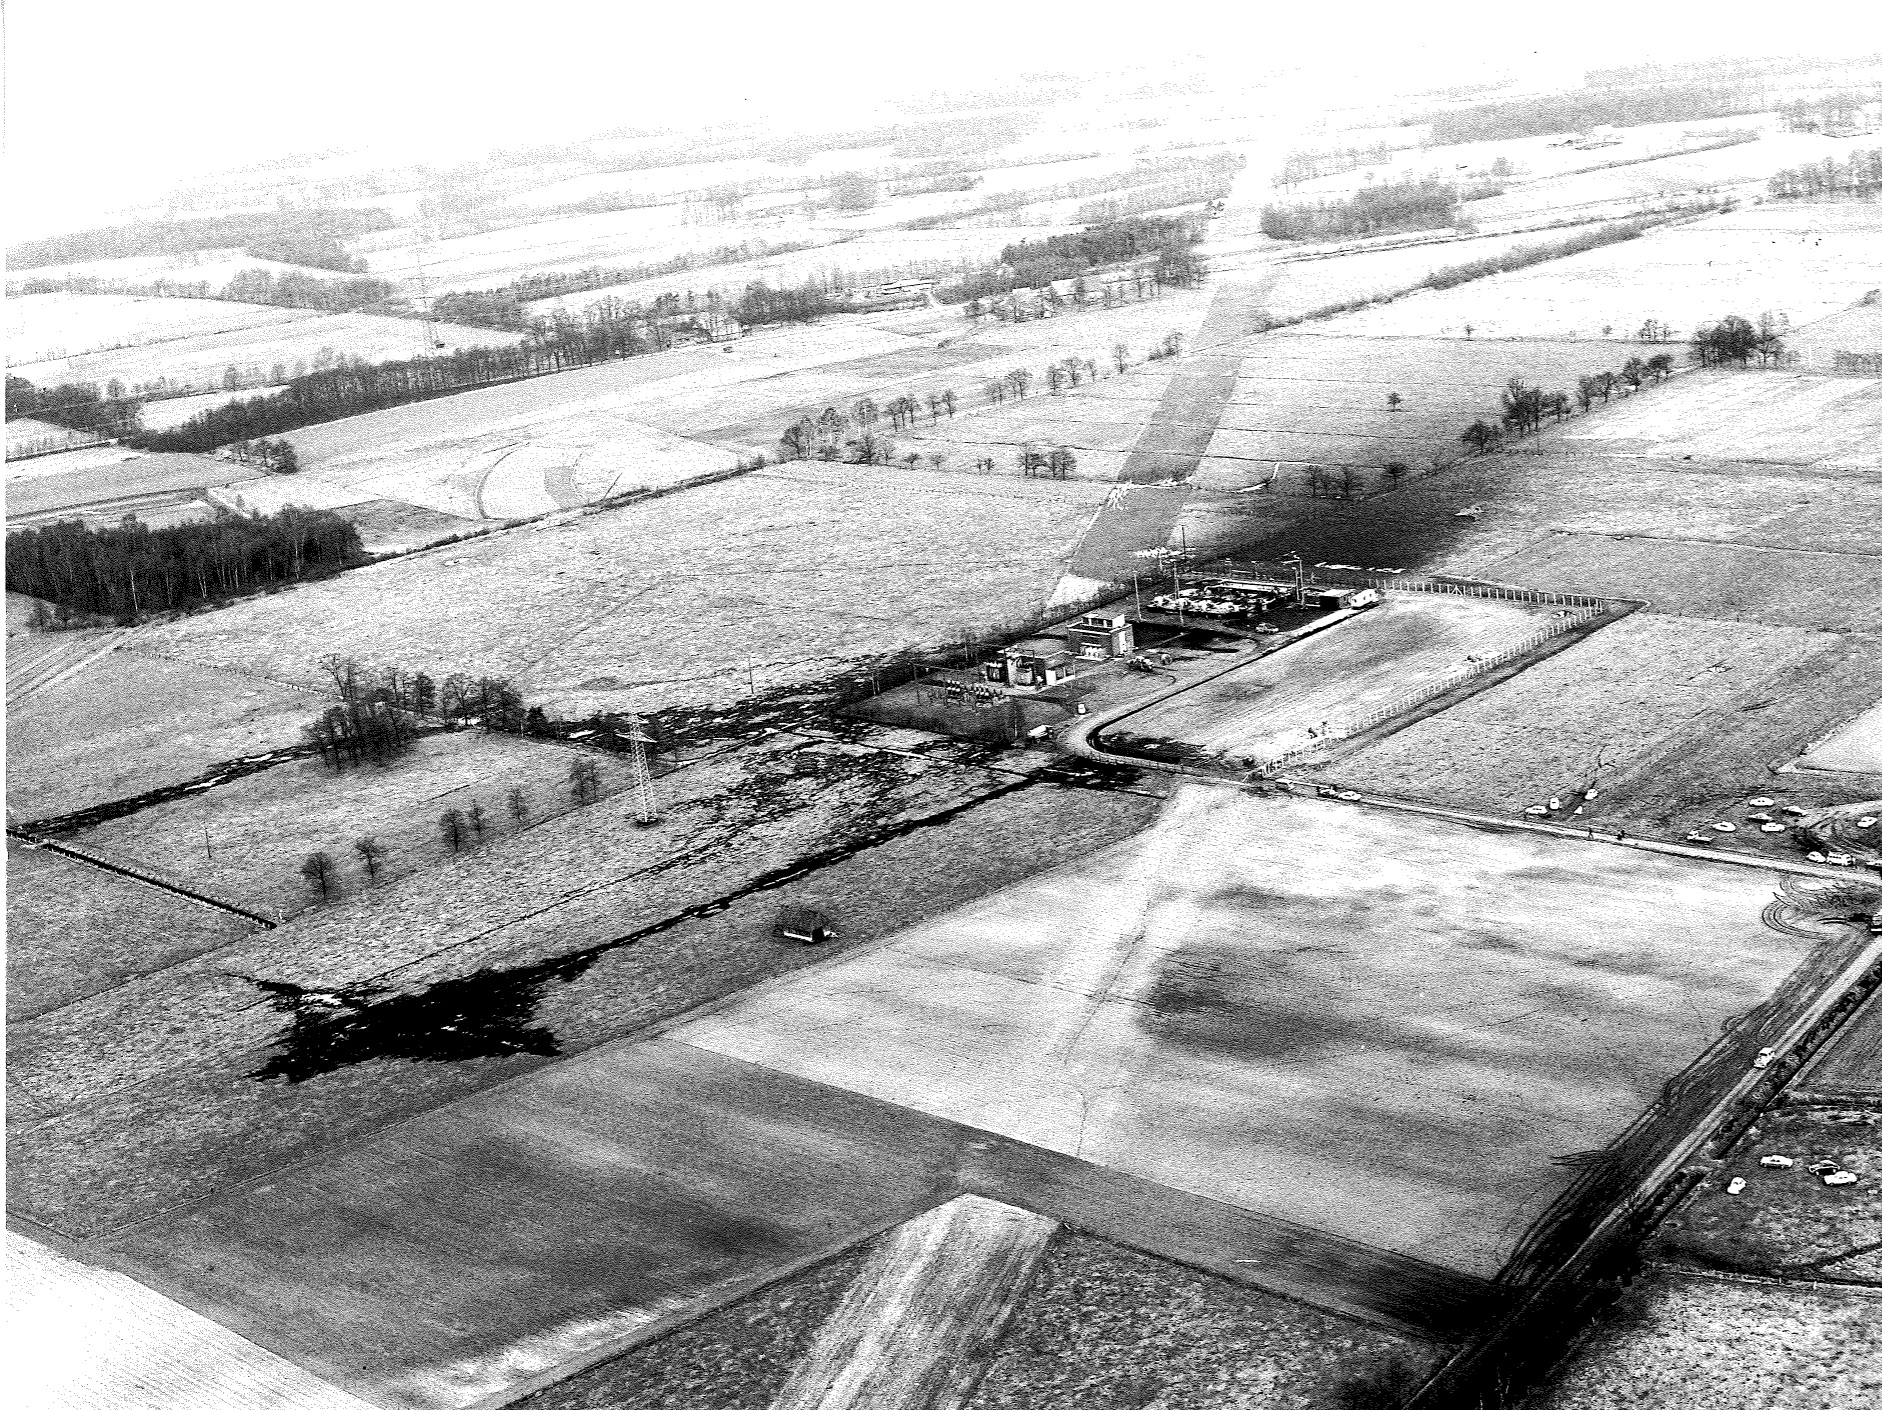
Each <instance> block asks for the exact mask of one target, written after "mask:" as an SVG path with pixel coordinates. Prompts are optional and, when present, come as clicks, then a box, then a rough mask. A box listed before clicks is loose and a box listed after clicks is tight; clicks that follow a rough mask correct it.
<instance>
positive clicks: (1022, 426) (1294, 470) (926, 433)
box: [896, 286, 1648, 495]
mask: <svg viewBox="0 0 1882 1410" xmlns="http://www.w3.org/2000/svg"><path fill="white" fill-rule="evenodd" d="M1246 297H1247V298H1248V300H1249V301H1250V302H1251V303H1252V304H1254V305H1255V306H1257V307H1259V306H1261V300H1262V298H1263V297H1264V296H1263V295H1262V293H1261V292H1260V288H1259V286H1256V287H1254V288H1253V289H1251V290H1249V291H1248V292H1247V294H1246ZM1161 302H1162V301H1159V304H1160V303H1161ZM1158 306H1159V305H1151V306H1150V307H1152V308H1153V309H1154V308H1156V307H1158ZM1029 326H1036V325H1029ZM1197 337H1198V341H1199V343H1200V342H1201V340H1202V335H1201V334H1198V335H1197ZM1646 351H1648V349H1647V348H1646V345H1644V344H1636V345H1631V346H1630V347H1628V348H1626V349H1624V350H1618V351H1617V350H1609V349H1604V348H1594V347H1590V346H1588V345H1587V344H1584V343H1575V342H1566V341H1542V340H1535V341H1522V342H1494V343H1493V342H1462V341H1455V340H1444V339H1403V340H1400V339H1393V340H1390V341H1387V340H1383V339H1372V338H1348V337H1343V336H1340V335H1338V334H1327V333H1318V332H1315V333H1305V332H1295V331H1290V330H1278V331H1276V332H1273V333H1267V334H1260V335H1257V336H1254V337H1246V338H1235V339H1233V340H1231V341H1227V342H1225V343H1224V344H1222V345H1220V346H1211V347H1208V348H1207V349H1206V350H1205V351H1201V352H1198V353H1197V355H1195V356H1194V357H1190V358H1185V359H1182V360H1180V361H1178V362H1174V363H1172V362H1164V361H1158V362H1154V363H1148V364H1144V365H1142V366H1135V367H1132V368H1131V369H1130V370H1129V371H1128V372H1126V373H1124V374H1123V375H1121V376H1120V375H1115V369H1114V367H1111V366H1107V365H1106V364H1105V363H1104V362H1103V361H1102V353H1103V350H1102V349H1098V350H1096V351H1094V352H1093V354H1092V356H1093V358H1094V360H1098V361H1099V364H1100V374H1101V375H1100V377H1099V380H1098V381H1096V382H1087V383H1085V384H1084V385H1083V386H1081V387H1078V388H1076V389H1068V390H1067V391H1065V392H1063V393H1061V394H1060V395H1058V396H1040V395H1037V394H1035V395H1033V396H1030V397H1028V398H1026V399H1025V400H1023V401H1018V402H1008V403H1007V404H1006V405H1004V406H998V407H991V408H987V407H985V405H984V401H977V402H976V403H975V404H976V405H980V406H981V407H982V409H981V410H979V411H976V412H975V413H974V414H972V415H969V416H959V417H955V418H952V419H943V420H941V421H939V422H933V421H922V422H918V423H917V429H916V430H915V431H913V432H912V433H904V434H903V435H900V436H897V437H896V443H897V445H898V446H902V445H906V446H907V448H908V449H910V450H914V451H917V452H919V453H921V454H924V455H926V454H929V453H931V452H935V453H939V454H941V455H943V456H944V457H945V458H946V463H947V464H948V465H949V466H951V467H953V468H956V469H963V470H964V469H967V468H968V467H970V466H971V465H972V464H973V463H974V462H975V460H977V459H978V458H980V457H981V456H991V457H992V458H993V459H994V461H995V466H996V470H997V471H999V472H1000V473H1003V474H1012V473H1014V472H1015V470H1016V469H1017V461H1016V457H1017V454H1018V452H1019V451H1020V450H1021V449H1023V448H1024V447H1026V446H1028V445H1037V446H1056V445H1065V446H1069V447H1071V448H1072V449H1073V451H1074V452H1075V453H1076V454H1077V455H1078V467H1077V470H1076V472H1075V473H1076V474H1077V475H1078V476H1079V478H1089V479H1099V480H1112V479H1118V478H1120V477H1124V476H1125V474H1126V465H1127V462H1128V457H1129V453H1130V452H1132V451H1134V450H1135V451H1148V452H1158V451H1166V452H1167V451H1174V450H1175V449H1176V448H1177V447H1179V446H1182V447H1189V448H1191V449H1192V450H1194V449H1195V448H1196V447H1198V446H1199V447H1200V451H1199V452H1198V453H1197V454H1196V456H1195V457H1194V459H1195V469H1194V470H1193V471H1192V472H1191V473H1190V474H1189V475H1188V476H1185V477H1184V478H1185V479H1187V480H1189V481H1191V482H1193V483H1194V484H1196V485H1197V486H1198V487H1200V488H1203V489H1211V490H1223V491H1236V490H1242V489H1246V488H1249V487H1251V486H1255V485H1265V486H1268V487H1270V488H1272V489H1275V490H1277V491H1279V492H1280V493H1283V494H1299V495H1308V494H1309V493H1310V487H1309V483H1308V468H1309V467H1310V466H1317V467H1321V468H1322V469H1324V470H1327V471H1330V472H1332V473H1333V474H1335V475H1339V474H1342V473H1344V472H1351V474H1352V476H1353V480H1354V488H1355V490H1357V491H1358V492H1361V493H1370V492H1373V491H1376V490H1381V489H1386V488H1389V487H1390V486H1391V485H1392V483H1393V482H1392V481H1391V479H1390V477H1388V476H1387V475H1386V474H1385V473H1384V469H1383V467H1384V466H1385V465H1387V464H1389V463H1391V462H1394V461H1396V462H1399V463H1402V464H1404V465H1406V466H1408V467H1409V468H1410V470H1411V471H1412V472H1413V473H1417V474H1422V473H1424V472H1427V471H1429V470H1430V469H1432V468H1433V467H1439V466H1448V465H1451V464H1454V463H1455V462H1456V461H1457V460H1459V459H1460V458H1461V457H1462V456H1463V455H1464V453H1465V448H1464V446H1463V445H1462V444H1461V443H1460V441H1459V439H1458V437H1459V434H1460V433H1461V432H1462V430H1463V428H1464V427H1465V426H1468V425H1469V424H1470V423H1471V422H1472V421H1474V420H1476V419H1478V418H1479V417H1485V418H1490V419H1494V417H1495V415H1496V413H1497V406H1498V397H1499V395H1500V394H1501V392H1502V389H1503V386H1504V384H1505V383H1506V382H1507V380H1508V379H1509V378H1510V377H1512V376H1520V377H1522V378H1523V379H1524V380H1525V381H1528V382H1530V383H1532V384H1537V383H1539V384H1541V385H1543V386H1547V387H1554V386H1561V385H1564V384H1566V385H1567V386H1570V387H1572V386H1574V384H1575V379H1576V377H1578V376H1580V375H1582V374H1585V373H1589V372H1594V371H1600V370H1602V369H1603V368H1604V367H1606V366H1607V365H1608V364H1609V363H1610V362H1612V363H1613V365H1615V366H1618V365H1619V363H1620V362H1621V361H1624V360H1625V357H1626V355H1627V354H1628V353H1632V352H1641V353H1645V352H1646ZM1203 377H1206V378H1207V379H1208V385H1206V386H1204V385H1201V384H1200V383H1197V382H1196V381H1195V379H1197V378H1203ZM963 380H964V381H965V376H963ZM977 380H978V379H975V380H974V381H966V385H967V386H976V385H977ZM1186 383H1187V384H1189V385H1187V386H1186V385H1185V384H1186ZM1393 392H1396V393H1397V394H1398V395H1399V396H1400V398H1401V399H1402V400H1401V404H1400V406H1399V408H1398V409H1397V410H1391V409H1389V408H1388V406H1387V403H1386V396H1387V394H1388V393H1393Z"/></svg>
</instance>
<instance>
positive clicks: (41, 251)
mask: <svg viewBox="0 0 1882 1410" xmlns="http://www.w3.org/2000/svg"><path fill="white" fill-rule="evenodd" d="M396 224H398V222H397V221H396V220H394V219H393V217H392V214H391V212H390V211H387V210H385V209H383V208H380V207H377V206H375V207H371V208H364V209H362V208H358V207H348V206H330V207H313V208H303V209H300V210H292V211H253V212H244V213H242V214H239V215H208V216H192V217H189V218H186V219H181V220H177V219H171V220H159V221H138V222H134V223H132V224H130V225H111V226H105V227H102V228H100V229H94V230H79V231H74V232H73V233H71V234H69V235H55V236H52V237H50V238H48V239H44V240H27V241H25V242H23V243H21V244H17V245H14V246H12V247H10V248H9V249H8V250H7V267H8V268H9V269H15V270H20V269H38V268H43V267H44V266H47V265H58V264H83V263H86V262H88V261H91V260H107V259H132V258H138V257H151V256H157V257H166V258H176V257H178V256H187V255H191V254H195V253H197V252H199V251H205V250H228V249H240V250H242V251H244V252H245V253H247V254H248V255H250V256H252V257H253V258H255V259H266V260H276V261H278V262H280V263H282V264H299V265H306V266H309V267H311V268H314V269H332V270H337V271H339V272H340V273H343V274H363V273H365V272H366V271H365V268H364V266H363V265H362V264H361V263H360V262H359V261H358V260H356V259H354V258H353V257H352V256H350V255H348V254H347V252H346V242H347V241H349V240H352V239H355V238H357V237H358V236H360V235H365V234H368V233H370V232H372V231H375V230H390V229H392V228H393V227H394V226H395V225H396Z"/></svg>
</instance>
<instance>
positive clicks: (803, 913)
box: [771, 906, 836, 945]
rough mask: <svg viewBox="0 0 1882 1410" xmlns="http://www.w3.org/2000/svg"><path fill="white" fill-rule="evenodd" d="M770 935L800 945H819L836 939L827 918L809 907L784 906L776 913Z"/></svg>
mask: <svg viewBox="0 0 1882 1410" xmlns="http://www.w3.org/2000/svg"><path fill="white" fill-rule="evenodd" d="M771 933H772V934H773V935H775V936H777V937H778V939H780V940H795V941H797V942H798V944H800V945H821V944H822V943H823V942H824V941H826V940H834V939H835V938H836V928H835V927H834V926H832V925H831V924H830V919H829V917H828V916H826V915H824V913H823V912H822V911H819V910H815V909H813V908H812V907H810V906H786V907H785V908H784V909H783V910H781V911H779V912H778V921H777V924H776V925H774V926H772V928H771Z"/></svg>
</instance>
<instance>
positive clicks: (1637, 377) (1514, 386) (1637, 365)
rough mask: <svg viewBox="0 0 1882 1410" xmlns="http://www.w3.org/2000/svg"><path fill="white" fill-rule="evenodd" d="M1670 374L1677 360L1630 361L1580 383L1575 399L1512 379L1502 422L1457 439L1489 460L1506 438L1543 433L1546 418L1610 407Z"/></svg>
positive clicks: (1473, 428) (1662, 356)
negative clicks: (1623, 393)
mask: <svg viewBox="0 0 1882 1410" xmlns="http://www.w3.org/2000/svg"><path fill="white" fill-rule="evenodd" d="M1672 375H1673V355H1672V354H1671V353H1655V354H1654V355H1653V356H1652V357H1649V358H1640V357H1630V358H1628V359H1627V361H1626V362H1625V363H1623V364H1622V365H1621V369H1620V371H1619V372H1618V373H1616V372H1595V373H1591V374H1589V375H1587V376H1584V377H1581V378H1579V379H1578V380H1577V381H1576V384H1575V391H1574V393H1573V395H1572V396H1571V394H1570V393H1568V392H1565V391H1553V392H1545V391H1544V390H1543V389H1542V388H1541V387H1532V386H1530V385H1529V384H1528V383H1526V382H1524V381H1523V379H1522V378H1520V377H1512V378H1510V379H1509V381H1508V382H1507V383H1506V384H1505V385H1504V388H1503V392H1502V396H1501V403H1502V405H1501V408H1500V410H1501V416H1500V419H1499V420H1498V421H1496V422H1490V421H1485V420H1482V419H1479V420H1476V421H1473V422H1471V423H1470V425H1469V426H1467V427H1465V428H1464V433H1463V434H1462V435H1461V436H1459V437H1458V439H1459V440H1461V441H1462V442H1463V443H1464V444H1465V445H1467V446H1469V447H1470V448H1471V449H1472V450H1475V451H1476V452H1477V453H1478V454H1479V455H1485V454H1488V453H1489V452H1490V451H1492V450H1494V449H1496V448H1497V447H1498V446H1499V445H1501V444H1502V442H1503V438H1504V437H1505V436H1506V435H1508V436H1513V437H1516V438H1519V439H1520V438H1521V437H1523V436H1529V435H1534V434H1535V433H1536V432H1538V431H1540V430H1541V429H1542V423H1543V419H1544V418H1545V417H1548V418H1552V419H1553V420H1555V421H1560V420H1562V419H1563V418H1564V417H1566V416H1571V415H1573V414H1574V412H1575V410H1576V409H1579V410H1580V411H1581V412H1583V413H1584V414H1586V413H1587V412H1588V411H1589V410H1590V409H1591V408H1592V407H1593V406H1594V404H1595V402H1597V401H1599V402H1601V403H1602V404H1603V405H1606V403H1607V402H1608V400H1609V398H1611V397H1612V396H1613V395H1614V394H1615V393H1616V392H1618V391H1621V390H1622V389H1623V388H1625V389H1626V390H1627V391H1628V392H1630V393H1631V392H1636V391H1638V390H1640V388H1641V387H1642V386H1643V385H1645V384H1646V383H1649V382H1660V381H1664V380H1665V379H1666V378H1668V377H1670V376H1672Z"/></svg>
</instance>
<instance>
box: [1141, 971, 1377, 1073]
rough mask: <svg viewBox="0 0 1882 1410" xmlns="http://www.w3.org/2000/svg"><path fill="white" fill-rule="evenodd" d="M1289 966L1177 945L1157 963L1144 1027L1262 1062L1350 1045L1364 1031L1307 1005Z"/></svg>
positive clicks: (1189, 1044) (1188, 1044)
mask: <svg viewBox="0 0 1882 1410" xmlns="http://www.w3.org/2000/svg"><path fill="white" fill-rule="evenodd" d="M1289 968H1290V966H1288V965H1287V964H1286V963H1285V961H1284V959H1282V958H1281V957H1278V956H1275V955H1272V954H1267V953H1260V952H1255V951H1250V950H1242V949H1235V948H1229V947H1218V946H1208V945H1183V946H1179V947H1178V948H1177V949H1175V950H1172V951H1170V952H1169V953H1168V954H1166V955H1164V956H1163V957H1162V958H1161V959H1160V960H1159V962H1158V965H1157V972H1156V975H1155V977H1154V978H1153V979H1152V981H1151V984H1150V988H1149V990H1148V991H1147V992H1146V993H1145V995H1144V1004H1145V1013H1144V1017H1143V1018H1142V1019H1140V1020H1139V1021H1140V1022H1141V1023H1142V1024H1143V1026H1144V1027H1145V1028H1146V1029H1147V1030H1148V1031H1149V1032H1150V1033H1152V1034H1154V1035H1155V1036H1156V1037H1157V1038H1158V1039H1159V1040H1160V1041H1162V1042H1165V1043H1170V1044H1174V1045H1180V1046H1182V1047H1185V1048H1190V1049H1193V1050H1198V1051H1204V1052H1213V1053H1220V1054H1223V1055H1224V1056H1229V1057H1235V1058H1250V1059H1255V1060H1258V1061H1260V1060H1265V1061H1276V1060H1287V1059H1292V1058H1298V1057H1305V1056H1307V1055H1309V1054H1312V1053H1316V1052H1320V1051H1323V1050H1324V1049H1326V1048H1329V1047H1331V1046H1334V1045H1336V1044H1340V1043H1347V1042H1351V1041H1352V1040H1353V1039H1354V1037H1355V1036H1357V1035H1358V1031H1359V1025H1358V1024H1357V1023H1356V1022H1355V1021H1353V1020H1352V1019H1349V1018H1345V1017H1342V1016H1340V1015H1338V1014H1336V1013H1333V1012H1316V1011H1315V1010H1314V1008H1313V1007H1312V1006H1311V1005H1310V1004H1307V1003H1303V1002H1302V996H1301V991H1300V986H1299V985H1298V984H1297V983H1295V982H1294V981H1293V979H1292V977H1291V976H1290V975H1289V974H1288V972H1287V971H1288V969H1289Z"/></svg>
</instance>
